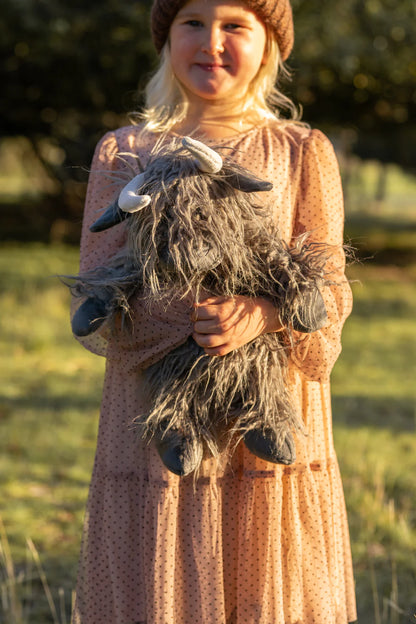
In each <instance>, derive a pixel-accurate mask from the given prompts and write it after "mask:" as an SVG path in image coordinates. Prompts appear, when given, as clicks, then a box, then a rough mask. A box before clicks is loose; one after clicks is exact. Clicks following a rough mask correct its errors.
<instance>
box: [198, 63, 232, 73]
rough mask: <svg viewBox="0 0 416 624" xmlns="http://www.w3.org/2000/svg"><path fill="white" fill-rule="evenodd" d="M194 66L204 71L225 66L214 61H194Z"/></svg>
mask: <svg viewBox="0 0 416 624" xmlns="http://www.w3.org/2000/svg"><path fill="white" fill-rule="evenodd" d="M196 66H197V67H199V69H202V71H206V72H215V71H218V70H220V69H224V67H225V65H216V64H214V63H196Z"/></svg>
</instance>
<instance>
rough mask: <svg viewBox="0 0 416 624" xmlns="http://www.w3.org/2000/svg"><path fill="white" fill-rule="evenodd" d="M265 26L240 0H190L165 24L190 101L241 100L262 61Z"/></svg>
mask: <svg viewBox="0 0 416 624" xmlns="http://www.w3.org/2000/svg"><path fill="white" fill-rule="evenodd" d="M265 44H266V28H265V26H264V24H263V23H262V22H261V21H260V20H259V18H258V17H257V16H256V14H255V13H253V12H252V11H251V10H249V9H248V8H247V6H246V5H245V4H244V2H240V1H239V0H228V1H227V2H225V1H222V0H190V2H188V3H187V4H186V5H185V6H184V7H182V9H181V10H180V11H179V12H178V13H177V15H176V17H175V20H174V21H173V23H172V26H171V29H170V53H171V63H172V69H173V72H174V74H175V76H176V78H177V79H178V80H179V82H180V83H181V85H182V86H183V88H184V89H185V91H186V93H187V96H188V98H189V100H190V102H191V103H194V104H195V103H196V104H198V102H199V103H200V104H208V103H212V104H214V103H220V102H225V103H227V104H229V105H231V106H232V104H233V102H241V100H242V99H243V98H244V96H245V94H246V93H247V89H248V86H249V84H250V82H251V81H252V80H253V78H254V77H255V76H256V74H257V72H258V71H259V69H260V66H261V65H262V63H263V62H264V56H265Z"/></svg>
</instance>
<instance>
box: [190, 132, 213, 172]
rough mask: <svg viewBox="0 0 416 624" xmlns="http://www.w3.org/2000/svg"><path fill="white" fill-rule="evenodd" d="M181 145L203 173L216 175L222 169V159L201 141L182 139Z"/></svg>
mask: <svg viewBox="0 0 416 624" xmlns="http://www.w3.org/2000/svg"><path fill="white" fill-rule="evenodd" d="M182 145H183V146H184V147H186V149H187V150H188V151H189V152H191V154H192V156H195V159H196V164H197V166H198V168H199V169H200V170H201V171H203V172H204V173H218V172H219V171H221V169H222V158H221V156H220V155H219V154H218V152H216V151H215V150H213V149H211V148H210V147H208V146H207V145H205V144H204V143H201V141H197V140H196V139H191V137H184V138H183V139H182Z"/></svg>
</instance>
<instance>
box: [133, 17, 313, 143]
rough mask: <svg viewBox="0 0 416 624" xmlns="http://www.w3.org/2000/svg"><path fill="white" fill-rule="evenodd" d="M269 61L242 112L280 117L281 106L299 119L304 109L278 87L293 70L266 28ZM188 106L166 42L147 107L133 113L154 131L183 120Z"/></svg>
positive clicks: (250, 89)
mask: <svg viewBox="0 0 416 624" xmlns="http://www.w3.org/2000/svg"><path fill="white" fill-rule="evenodd" d="M266 59H267V60H266V62H265V63H263V64H262V65H261V66H260V69H259V71H258V73H257V75H256V76H255V77H254V78H253V80H252V81H251V83H250V84H249V87H248V90H247V94H246V97H245V102H244V107H243V112H246V114H247V118H248V119H249V120H251V118H252V119H253V122H258V121H259V119H264V118H265V117H266V118H269V119H281V112H282V110H286V111H288V114H289V118H290V120H292V121H299V119H300V116H301V112H300V110H299V109H298V108H297V107H296V106H295V104H294V103H293V102H292V100H291V99H290V98H288V97H287V96H286V95H284V94H283V93H282V92H281V91H280V90H279V88H278V86H277V85H278V80H279V79H281V78H285V79H288V78H289V77H290V73H289V71H288V69H287V68H286V66H285V65H284V63H283V61H282V59H281V55H280V51H279V47H278V45H277V41H276V39H275V38H274V36H273V34H272V31H271V30H269V29H267V38H266ZM187 109H188V99H187V96H186V93H185V91H184V89H183V88H182V86H181V84H180V82H179V81H178V80H177V78H176V76H175V74H174V72H173V71H172V66H171V59H170V48H169V42H168V41H167V42H166V44H165V45H164V47H163V49H162V52H161V56H160V63H159V67H158V69H157V71H156V72H155V74H154V75H153V76H152V78H151V79H150V80H149V82H148V84H147V86H146V88H145V107H144V109H143V111H142V112H140V113H134V114H133V116H132V120H133V121H137V120H139V121H142V122H144V124H145V126H144V127H145V129H146V130H149V131H151V132H166V131H169V130H170V129H171V128H172V127H173V126H175V125H176V124H178V123H180V122H181V121H183V120H184V119H185V117H186V114H187Z"/></svg>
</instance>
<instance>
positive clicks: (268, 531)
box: [72, 120, 356, 624]
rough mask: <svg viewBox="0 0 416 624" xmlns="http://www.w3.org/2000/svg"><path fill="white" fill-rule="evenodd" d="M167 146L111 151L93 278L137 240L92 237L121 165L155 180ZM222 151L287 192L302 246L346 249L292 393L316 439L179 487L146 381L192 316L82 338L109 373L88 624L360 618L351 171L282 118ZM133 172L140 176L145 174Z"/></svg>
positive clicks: (87, 572) (88, 523) (103, 167)
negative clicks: (145, 419)
mask: <svg viewBox="0 0 416 624" xmlns="http://www.w3.org/2000/svg"><path fill="white" fill-rule="evenodd" d="M158 138H160V137H158V136H156V135H153V134H151V133H148V132H144V131H141V128H140V127H139V126H129V127H125V128H121V129H120V130H117V131H116V132H110V133H108V134H107V135H105V137H104V138H103V139H102V140H101V141H100V143H99V145H98V146H97V149H96V153H95V156H94V160H93V164H92V171H91V174H90V181H89V185H88V193H87V202H86V208H85V216H84V224H83V233H82V239H81V261H80V264H81V266H80V269H81V271H85V270H88V269H91V268H93V267H96V266H99V265H105V264H106V262H108V260H109V258H110V257H111V256H113V255H114V254H115V253H116V252H117V251H118V250H119V249H120V247H121V246H122V245H123V244H124V243H125V240H126V230H125V224H124V223H122V224H119V225H117V226H116V227H114V228H111V229H110V230H107V231H105V232H102V233H95V234H93V233H91V232H90V231H89V226H90V225H91V224H92V223H93V222H94V221H95V220H96V219H97V218H98V216H99V215H100V213H101V211H102V210H103V209H105V208H106V207H107V206H108V205H109V204H110V203H111V202H112V201H114V199H116V197H117V196H118V193H119V192H120V188H121V187H122V186H123V185H124V184H125V183H126V177H125V172H126V165H125V163H124V162H123V161H122V160H121V159H120V158H118V157H117V156H116V155H117V153H126V152H129V153H133V154H136V155H137V156H138V157H139V160H140V163H141V165H142V166H145V165H146V162H147V160H148V157H149V154H150V151H151V149H152V147H153V146H154V144H155V142H156V140H157V139H158ZM207 142H208V143H209V144H210V145H211V146H213V147H219V148H220V147H224V148H227V150H226V153H227V154H232V157H233V158H235V160H236V161H238V162H239V163H240V164H241V165H243V166H245V167H247V168H248V169H250V170H251V171H253V172H254V173H255V174H257V175H258V176H260V177H262V178H264V179H266V180H269V181H271V182H273V185H274V187H273V189H272V190H271V191H269V192H267V193H262V194H261V198H262V199H263V201H264V202H267V205H268V206H269V207H270V211H271V212H272V214H273V215H275V218H276V219H277V220H278V223H279V226H280V230H281V233H282V236H283V237H284V238H285V239H286V240H287V241H290V240H291V239H292V237H294V236H296V235H299V234H301V233H302V232H305V231H308V232H313V238H314V239H315V240H317V241H325V242H327V243H329V244H330V245H332V246H333V250H334V253H333V254H332V256H331V258H330V260H329V264H330V266H328V270H330V271H331V280H332V281H333V282H334V284H333V285H332V286H330V287H327V288H326V290H325V291H324V293H323V294H324V298H325V301H326V306H327V311H328V317H329V321H328V324H327V326H326V327H325V328H324V329H322V330H320V331H318V332H315V333H313V334H308V335H304V336H302V337H301V338H300V340H299V342H298V343H297V344H296V345H295V347H294V348H293V351H292V353H291V359H290V386H291V391H292V393H293V396H294V401H295V404H296V406H297V408H298V410H299V412H300V413H301V414H302V415H303V419H304V422H305V425H306V428H307V436H300V437H297V439H296V445H297V459H296V462H295V463H294V464H292V465H290V466H283V465H276V464H271V463H267V462H265V461H263V460H261V459H258V458H257V457H255V456H254V455H252V454H251V453H250V452H249V451H248V450H247V448H246V447H245V446H244V445H243V444H240V445H239V446H238V447H237V449H236V451H235V452H234V454H233V455H232V456H231V457H224V456H221V457H220V458H217V459H215V458H212V459H210V458H208V459H205V460H204V461H203V463H202V470H201V473H200V475H199V477H198V479H197V481H196V483H194V478H193V476H192V475H191V476H189V477H183V478H181V477H178V476H176V475H174V474H173V473H171V472H169V471H168V470H167V469H166V468H165V467H164V465H163V464H162V462H161V460H160V458H159V455H158V454H157V452H156V451H155V449H154V448H153V446H152V445H147V444H145V443H144V442H143V441H142V440H141V439H140V438H139V437H138V436H137V434H136V433H135V432H134V431H133V430H132V427H131V423H132V421H133V419H134V417H135V416H136V415H137V414H138V413H139V412H140V411H141V410H142V409H143V408H144V406H146V401H147V399H146V385H145V382H144V378H143V370H144V369H145V368H146V367H147V366H149V365H150V364H151V363H153V362H155V361H157V360H158V359H160V358H162V357H163V356H164V355H165V354H167V353H168V352H169V351H170V350H172V349H174V348H175V347H177V346H178V345H180V344H181V343H183V342H185V340H186V339H187V338H188V336H189V335H190V334H191V332H192V326H191V323H190V320H189V315H190V308H189V307H188V304H187V303H186V302H184V301H179V300H178V301H176V302H173V303H172V305H171V307H170V308H169V310H168V311H164V310H160V309H158V308H157V307H156V306H154V309H153V308H152V309H151V310H150V311H149V310H148V309H147V308H146V309H145V307H144V306H143V305H142V304H141V302H140V300H137V301H134V302H132V305H133V309H134V313H133V328H132V329H130V330H129V331H123V330H122V329H120V328H119V329H117V330H115V331H114V332H110V331H109V330H105V329H104V330H103V329H102V328H101V329H100V330H98V331H97V332H96V333H95V334H92V335H90V336H88V337H86V338H81V339H80V341H81V342H82V344H83V345H84V346H85V347H86V348H88V349H90V350H91V351H93V352H94V353H97V354H99V355H103V356H105V357H106V358H107V365H106V373H105V380H104V390H103V397H102V405H101V415H100V424H99V432H98V442H97V451H96V457H95V463H94V470H93V475H92V481H91V486H90V492H89V499H88V505H87V512H86V518H85V526H84V533H83V543H82V552H81V559H80V568H79V575H78V583H77V595H76V603H75V608H74V613H73V620H72V622H73V624H345V623H346V622H351V621H354V620H355V619H356V611H355V597H354V582H353V575H352V565H351V552H350V544H349V534H348V525H347V518H346V512H345V503H344V496H343V490H342V484H341V480H340V475H339V470H338V464H337V459H336V455H335V451H334V446H333V438H332V428H331V400H330V385H329V376H330V372H331V369H332V367H333V365H334V362H335V360H336V359H337V357H338V355H339V353H340V350H341V340H340V337H341V329H342V325H343V323H344V321H345V319H346V317H347V316H348V314H349V313H350V311H351V291H350V288H349V285H348V283H347V281H346V279H345V276H344V255H343V251H342V236H343V202H342V191H341V184H340V176H339V170H338V165H337V162H336V158H335V155H334V152H333V149H332V146H331V144H330V142H329V140H328V139H327V138H326V137H325V136H324V135H323V134H322V133H321V132H319V131H316V130H309V129H307V128H304V127H302V126H300V125H296V124H292V123H280V122H278V121H274V120H271V121H266V122H265V123H264V124H263V125H261V126H260V127H256V128H253V129H251V130H250V131H248V132H245V133H242V134H238V135H235V136H233V137H228V138H226V139H222V140H210V141H207ZM228 148H233V149H232V151H230V150H229V149H228ZM124 158H126V159H127V160H129V157H128V156H127V157H124ZM130 163H131V164H132V165H133V166H136V169H137V172H138V168H137V161H136V160H135V159H133V158H131V159H130ZM109 172H113V174H117V175H116V176H115V177H114V176H113V177H111V176H109V175H108V173H109ZM123 176H124V178H123ZM78 304H79V301H76V300H74V302H73V309H75V308H76V306H77V305H78Z"/></svg>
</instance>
